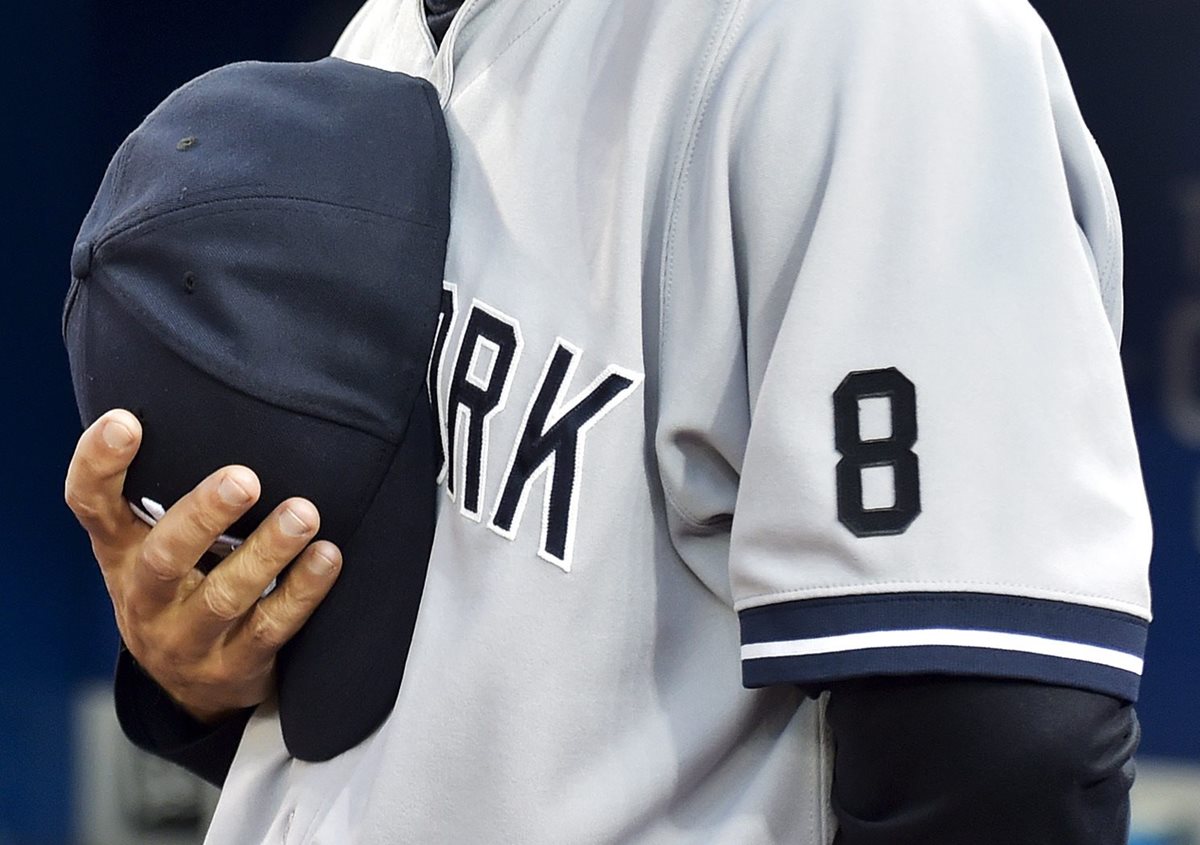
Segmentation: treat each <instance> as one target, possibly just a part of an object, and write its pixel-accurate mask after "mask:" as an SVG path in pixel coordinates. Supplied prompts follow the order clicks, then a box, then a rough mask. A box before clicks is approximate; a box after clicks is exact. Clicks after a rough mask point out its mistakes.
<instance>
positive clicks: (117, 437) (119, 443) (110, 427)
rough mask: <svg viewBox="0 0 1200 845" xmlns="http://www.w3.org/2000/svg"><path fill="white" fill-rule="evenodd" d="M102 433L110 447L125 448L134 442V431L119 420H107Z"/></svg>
mask: <svg viewBox="0 0 1200 845" xmlns="http://www.w3.org/2000/svg"><path fill="white" fill-rule="evenodd" d="M100 435H101V436H102V437H103V438H104V442H105V443H107V444H108V448H110V449H118V450H120V449H124V448H125V447H126V446H128V445H129V444H130V443H132V442H133V432H132V431H130V430H129V426H127V425H125V423H123V422H119V421H117V420H109V421H108V422H106V423H105V424H104V429H103V430H102V431H101V432H100Z"/></svg>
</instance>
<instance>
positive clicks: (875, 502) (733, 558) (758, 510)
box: [210, 0, 1150, 845]
mask: <svg viewBox="0 0 1200 845" xmlns="http://www.w3.org/2000/svg"><path fill="white" fill-rule="evenodd" d="M336 53H337V54H338V55H340V56H342V57H344V58H347V59H350V60H353V61H358V62H363V63H367V64H371V65H377V66H379V67H383V68H387V69H392V70H402V71H405V72H408V73H411V74H415V75H419V76H423V77H426V78H428V79H430V80H431V81H432V82H433V83H434V85H435V86H436V87H437V88H438V90H439V91H440V93H441V100H442V103H443V106H444V108H445V112H446V117H447V122H448V126H449V132H450V138H451V142H452V145H453V149H454V176H453V212H452V215H453V218H452V219H453V227H452V233H451V239H450V247H449V256H448V260H447V267H446V283H445V289H444V295H443V298H442V315H441V323H440V327H439V331H438V334H437V340H436V345H435V348H434V350H433V354H432V358H431V366H430V383H431V386H432V388H433V390H432V393H433V395H434V396H435V400H434V403H435V406H436V410H437V412H438V413H437V416H438V421H439V424H440V426H441V429H442V435H443V437H442V451H443V470H442V480H441V485H442V489H443V493H444V495H443V496H442V497H441V506H440V512H439V521H438V528H437V535H436V538H435V543H434V549H433V554H432V559H431V561H430V565H429V574H428V581H427V587H426V591H425V595H424V599H423V605H422V609H421V613H420V617H419V620H418V624H417V629H416V633H415V638H414V641H413V644H412V650H411V652H410V653H409V654H408V655H407V666H406V670H405V677H404V684H403V687H402V689H401V691H400V696H399V700H398V701H397V704H396V707H395V710H394V712H393V713H392V715H391V717H390V719H389V720H388V721H387V722H386V723H385V724H384V725H383V726H382V727H381V728H380V729H379V730H378V731H377V732H376V733H375V734H374V735H373V736H372V737H371V738H369V739H368V740H367V741H366V742H364V743H363V744H362V745H361V746H359V747H357V748H355V749H353V750H352V751H350V752H348V753H346V754H344V755H342V756H341V757H338V758H336V759H334V760H332V761H330V762H327V763H321V764H311V763H303V762H299V761H295V760H292V759H290V758H289V757H288V756H287V753H286V750H285V748H284V746H283V743H282V741H281V738H280V733H279V726H278V721H277V718H276V715H275V713H274V712H273V711H272V709H271V706H270V705H269V704H268V705H264V706H263V707H261V708H260V709H259V712H258V713H257V714H256V715H255V717H254V718H253V719H252V720H251V722H250V724H249V726H248V728H247V731H246V734H245V738H244V740H243V742H242V746H241V749H240V751H239V753H238V756H237V758H236V760H235V762H234V764H233V768H232V770H231V771H230V774H229V777H228V780H227V783H226V786H225V791H224V795H223V796H222V800H221V803H220V806H219V807H218V810H217V814H216V818H215V820H214V823H213V826H212V829H211V834H210V841H211V842H214V843H228V842H286V843H337V844H338V845H343V843H399V842H404V843H432V842H439V843H441V842H444V843H480V842H486V843H556V845H557V844H558V843H564V842H570V843H615V842H636V843H656V845H657V844H658V843H685V842H686V843H695V842H716V843H739V845H742V844H744V843H771V842H788V843H802V845H819V844H822V843H827V842H829V841H831V839H832V836H833V826H832V823H831V819H830V814H829V812H828V789H829V772H830V759H831V747H830V744H829V740H828V734H827V731H826V728H825V723H824V717H823V700H822V699H820V698H818V699H810V698H806V697H805V696H804V695H803V694H802V693H801V692H799V691H798V686H797V685H807V686H808V687H809V688H819V687H820V686H821V685H822V684H825V683H827V682H829V681H834V680H837V679H841V678H850V677H858V676H863V675H872V674H903V673H929V672H933V673H955V674H963V675H989V676H999V677H1010V678H1026V679H1034V680H1041V681H1046V682H1051V683H1058V684H1065V685H1072V686H1078V687H1082V688H1086V689H1091V690H1098V691H1102V692H1107V693H1110V694H1113V695H1116V696H1120V697H1123V698H1126V699H1132V698H1133V697H1134V696H1135V695H1136V689H1137V681H1138V675H1139V672H1140V669H1141V652H1142V646H1143V643H1144V638H1145V628H1146V623H1147V620H1148V618H1149V600H1148V590H1147V580H1146V567H1147V561H1148V557H1149V546H1150V523H1149V519H1148V515H1147V509H1146V503H1145V500H1144V494H1143V490H1142V484H1141V479H1140V476H1139V469H1138V460H1137V454H1136V449H1135V445H1134V440H1133V434H1132V430H1131V425H1130V419H1129V411H1128V407H1127V402H1126V398H1125V395H1124V390H1123V381H1122V374H1121V367H1120V361H1119V358H1118V337H1119V333H1120V323H1121V293H1120V274H1121V246H1120V232H1119V224H1118V219H1117V210H1116V205H1115V200H1114V198H1113V193H1112V189H1111V185H1110V182H1109V178H1108V175H1107V172H1106V170H1105V166H1104V164H1103V162H1102V160H1101V158H1100V155H1099V153H1098V152H1097V150H1096V147H1095V145H1094V143H1093V141H1092V139H1091V137H1090V135H1089V134H1088V132H1087V130H1086V128H1085V126H1084V124H1083V122H1082V120H1081V118H1080V114H1079V112H1078V109H1077V107H1076V104H1075V100H1074V97H1073V95H1072V92H1071V88H1070V85H1069V83H1068V80H1067V76H1066V74H1065V72H1064V70H1063V66H1062V64H1061V61H1060V58H1059V56H1058V53H1057V50H1056V49H1055V47H1054V44H1053V43H1052V41H1051V39H1050V37H1049V35H1048V34H1047V32H1046V30H1045V28H1044V27H1043V25H1042V23H1041V21H1040V20H1039V19H1038V18H1037V16H1036V15H1035V13H1034V12H1033V11H1032V9H1031V8H1030V7H1029V6H1028V5H1027V4H1026V3H1025V2H1024V0H964V1H963V2H956V3H946V2H943V1H942V0H854V2H847V0H656V2H613V0H519V1H518V0H490V2H489V0H467V2H466V3H465V4H464V6H463V8H462V9H461V10H460V12H459V13H458V16H457V17H456V19H455V20H454V22H453V25H452V26H451V29H450V31H449V32H448V34H447V35H446V38H445V41H444V42H443V44H442V45H441V47H440V49H435V47H434V44H433V41H432V39H431V38H430V35H429V32H428V30H427V28H426V24H425V20H424V17H423V13H422V5H421V2H420V0H371V1H370V2H369V3H367V5H366V7H365V8H364V9H363V10H362V11H361V12H360V14H359V15H358V16H357V17H356V19H355V20H354V21H353V23H352V24H351V25H350V27H349V29H348V30H347V32H346V33H345V35H344V37H343V38H342V40H341V42H340V43H339V44H338V46H337V50H336ZM346 565H347V566H353V565H354V561H352V560H350V561H347V562H346ZM396 659H397V660H402V659H405V657H404V656H403V655H397V656H396Z"/></svg>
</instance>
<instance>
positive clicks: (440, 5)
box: [425, 0, 463, 47]
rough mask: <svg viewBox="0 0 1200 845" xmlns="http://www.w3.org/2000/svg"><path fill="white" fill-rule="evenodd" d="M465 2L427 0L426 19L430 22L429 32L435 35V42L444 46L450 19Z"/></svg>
mask: <svg viewBox="0 0 1200 845" xmlns="http://www.w3.org/2000/svg"><path fill="white" fill-rule="evenodd" d="M462 4H463V0H425V20H426V21H428V23H429V32H430V33H431V34H432V35H433V40H434V43H436V44H437V45H438V46H439V47H440V46H442V39H443V38H445V37H446V30H448V29H449V28H450V21H452V20H454V13H455V12H457V11H458V7H459V6H461V5H462Z"/></svg>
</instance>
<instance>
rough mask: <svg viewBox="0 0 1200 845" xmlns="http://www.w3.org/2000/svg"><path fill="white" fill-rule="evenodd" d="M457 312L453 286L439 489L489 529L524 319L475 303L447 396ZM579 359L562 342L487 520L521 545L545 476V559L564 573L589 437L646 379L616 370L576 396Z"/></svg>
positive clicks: (447, 290)
mask: <svg viewBox="0 0 1200 845" xmlns="http://www.w3.org/2000/svg"><path fill="white" fill-rule="evenodd" d="M458 313H459V304H458V289H457V287H456V286H455V285H453V284H450V283H449V282H447V283H446V284H445V286H444V288H443V290H442V304H441V313H440V314H439V316H438V329H437V334H436V336H435V338H434V345H433V354H432V357H431V359H430V365H429V394H430V396H431V397H433V399H432V401H433V411H434V419H435V421H436V422H437V425H438V429H439V431H440V432H441V443H440V446H441V455H440V456H439V457H440V460H439V467H440V468H439V470H438V483H442V482H444V483H445V485H446V493H447V495H448V496H449V497H450V500H451V501H454V502H457V503H458V506H459V512H460V513H461V514H462V515H463V516H465V517H467V518H469V519H472V520H474V521H475V522H482V521H483V510H484V502H483V491H484V490H485V488H486V485H487V468H488V451H489V445H490V444H489V431H490V428H491V421H492V419H493V418H494V417H495V416H496V415H497V414H499V413H500V412H501V411H503V410H504V408H505V406H506V405H507V403H508V393H509V388H510V386H511V384H512V381H513V374H514V373H515V372H516V369H517V363H518V362H519V360H520V358H521V351H522V349H523V348H524V339H523V338H522V336H521V326H520V323H518V322H517V321H516V320H515V319H513V318H512V317H509V316H507V315H505V314H503V313H501V312H500V311H498V310H496V309H495V308H492V307H491V306H489V305H487V304H486V303H484V302H481V301H479V300H478V299H476V300H474V301H473V302H472V303H471V307H470V309H469V311H468V312H467V314H466V315H465V319H464V320H463V329H462V332H461V335H460V338H459V344H458V352H457V354H456V356H455V360H454V362H453V366H452V368H451V369H450V370H449V371H448V372H449V381H448V383H447V385H446V386H445V389H444V390H443V389H441V385H442V373H443V372H444V371H446V366H445V364H446V355H447V346H448V345H447V343H446V341H447V339H448V338H449V336H450V332H451V330H452V329H453V327H454V325H455V323H456V322H457V317H458ZM580 357H581V350H580V349H579V348H578V347H576V346H574V345H573V344H571V343H570V342H568V341H566V340H564V339H562V338H561V337H560V338H557V340H556V341H555V344H554V348H553V350H551V352H550V355H549V357H548V358H547V359H546V362H545V364H544V365H543V367H542V374H541V376H540V378H539V379H538V382H537V386H536V387H535V388H534V390H533V394H532V396H531V397H530V398H529V400H528V404H527V405H526V407H525V415H524V418H523V419H522V422H521V426H520V429H519V431H518V434H517V438H516V442H515V443H513V445H512V449H511V452H510V456H509V459H508V463H507V466H506V468H505V470H504V475H503V477H502V478H501V480H500V483H499V486H498V487H497V493H496V497H495V500H494V502H493V503H492V509H491V513H490V515H489V517H488V522H487V526H488V528H490V529H491V530H492V531H494V532H495V533H497V534H499V535H500V536H501V537H504V538H506V539H508V540H512V539H515V538H516V536H517V530H518V529H519V527H520V524H521V517H522V515H523V514H524V512H525V503H526V500H527V499H528V498H529V491H530V490H531V489H532V487H533V486H534V484H535V482H537V481H538V480H539V479H540V478H541V477H542V476H545V479H544V482H543V485H544V493H543V500H542V534H541V543H540V545H539V547H538V556H539V557H541V558H543V559H544V560H547V561H549V562H550V563H553V564H554V565H555V566H557V567H559V568H561V569H562V570H563V571H564V572H570V571H571V552H572V547H573V545H574V539H575V525H576V519H577V515H578V505H579V490H578V488H579V485H578V483H577V482H578V480H579V479H580V478H581V477H582V474H583V460H584V446H585V444H586V440H587V434H588V431H589V430H590V429H591V428H592V427H593V426H594V425H595V424H596V423H598V422H599V421H600V420H601V419H602V418H603V417H604V415H605V414H607V413H608V412H609V411H610V410H612V409H613V408H614V407H616V406H617V405H618V404H620V402H621V401H622V400H624V399H625V398H626V397H628V396H629V395H630V394H632V393H633V391H634V390H635V389H636V388H637V387H638V385H640V384H641V382H642V378H643V376H642V374H641V373H635V372H632V371H630V370H626V369H624V368H622V367H618V366H615V365H610V366H608V367H606V368H605V369H604V371H603V372H602V373H601V374H600V375H599V376H598V377H597V378H596V379H595V380H594V381H593V382H592V383H591V384H589V385H588V386H587V387H585V388H584V389H583V390H581V391H579V392H577V393H575V394H574V395H573V396H569V397H568V393H569V390H570V387H571V380H572V377H573V376H574V374H575V370H576V368H577V367H578V365H579V360H580ZM443 397H444V399H445V401H444V402H443Z"/></svg>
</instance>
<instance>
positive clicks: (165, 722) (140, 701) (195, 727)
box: [113, 646, 254, 787]
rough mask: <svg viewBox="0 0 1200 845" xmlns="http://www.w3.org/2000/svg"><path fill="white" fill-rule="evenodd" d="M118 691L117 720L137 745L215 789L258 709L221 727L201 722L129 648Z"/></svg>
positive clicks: (239, 714) (120, 658) (122, 660)
mask: <svg viewBox="0 0 1200 845" xmlns="http://www.w3.org/2000/svg"><path fill="white" fill-rule="evenodd" d="M113 687H114V697H115V699H116V711H117V721H118V722H120V724H121V730H122V731H124V733H125V735H126V736H127V737H128V738H129V739H130V741H132V742H133V744H134V745H136V746H137V747H139V748H141V749H142V750H143V751H148V752H149V753H151V754H154V755H155V756H157V757H161V758H163V759H164V760H169V761H170V762H172V763H175V764H176V765H178V766H182V767H183V768H184V769H187V770H188V771H189V772H191V773H192V774H194V775H197V776H198V777H200V778H203V779H204V780H206V781H208V782H209V783H211V784H212V785H213V786H218V787H219V786H221V785H222V784H224V782H225V776H226V775H227V774H228V773H229V767H230V766H231V765H232V764H233V757H234V755H235V754H236V753H237V749H238V744H239V743H240V742H241V740H242V734H243V733H244V732H245V729H246V722H248V721H249V719H250V715H251V714H252V713H253V712H254V708H253V707H251V708H248V709H246V710H241V711H239V712H237V713H235V714H234V715H232V716H230V717H229V718H228V719H225V720H223V721H221V722H218V723H216V724H212V725H207V724H204V723H202V722H198V721H197V720H195V719H194V718H192V717H191V716H190V715H189V714H188V713H187V712H186V711H185V710H184V709H183V708H181V707H180V706H179V705H177V704H176V703H175V702H174V701H172V700H171V697H170V696H169V695H167V694H166V692H164V691H163V689H162V688H161V687H160V686H159V685H158V684H157V683H155V681H154V679H153V678H151V677H150V676H149V675H147V674H146V673H145V671H144V670H143V669H142V667H141V666H139V665H138V664H137V661H135V660H134V659H133V655H131V654H130V653H129V652H128V651H126V650H125V648H124V646H122V648H121V651H120V654H119V656H118V657H117V671H116V678H115V683H114V685H113Z"/></svg>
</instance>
